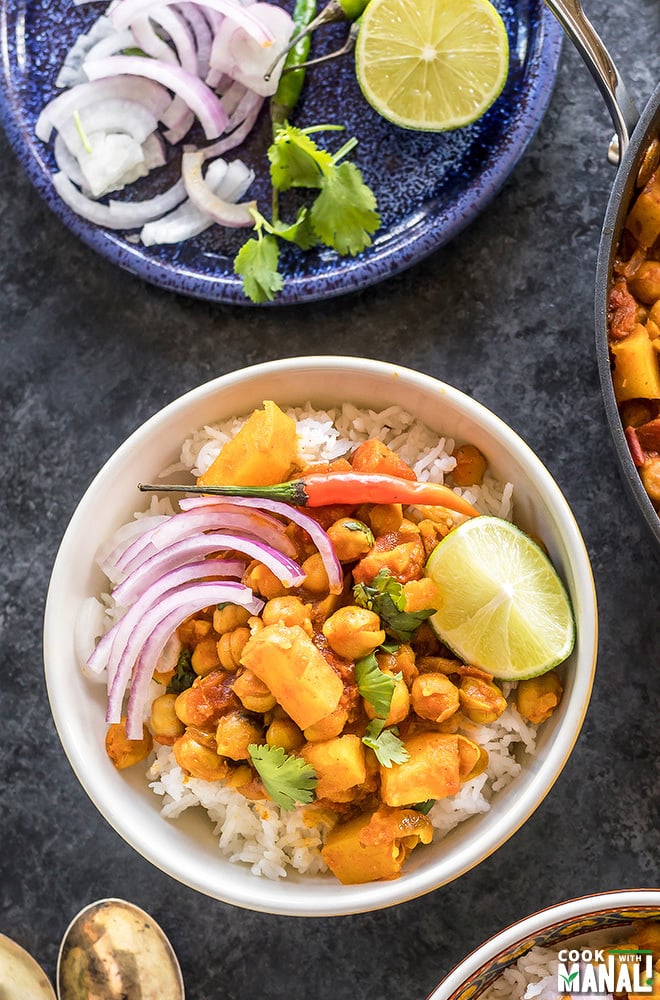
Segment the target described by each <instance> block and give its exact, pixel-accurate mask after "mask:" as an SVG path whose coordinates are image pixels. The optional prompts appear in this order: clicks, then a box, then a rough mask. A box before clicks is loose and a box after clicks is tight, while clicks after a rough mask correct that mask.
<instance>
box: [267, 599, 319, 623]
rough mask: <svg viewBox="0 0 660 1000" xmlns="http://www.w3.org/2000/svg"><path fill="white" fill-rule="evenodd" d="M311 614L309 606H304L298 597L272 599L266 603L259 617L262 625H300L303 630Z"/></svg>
mask: <svg viewBox="0 0 660 1000" xmlns="http://www.w3.org/2000/svg"><path fill="white" fill-rule="evenodd" d="M311 612H312V606H311V604H304V603H303V602H302V600H301V599H300V597H293V595H291V596H289V597H274V598H273V599H272V601H268V603H267V604H266V606H265V607H264V609H263V611H262V612H261V617H262V619H263V623H264V625H275V624H276V623H277V622H281V623H282V625H302V627H303V628H305V626H306V625H309V624H310V616H311Z"/></svg>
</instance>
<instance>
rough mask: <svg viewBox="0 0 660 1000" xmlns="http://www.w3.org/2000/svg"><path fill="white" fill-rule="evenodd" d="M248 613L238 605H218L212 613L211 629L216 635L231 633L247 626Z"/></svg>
mask: <svg viewBox="0 0 660 1000" xmlns="http://www.w3.org/2000/svg"><path fill="white" fill-rule="evenodd" d="M249 617H250V612H249V611H246V609H245V608H242V607H241V606H240V604H219V605H218V607H217V608H216V609H215V611H214V612H213V629H214V631H215V632H217V633H218V635H224V634H225V632H233V631H234V629H235V628H240V627H241V626H242V625H247V622H248V618H249Z"/></svg>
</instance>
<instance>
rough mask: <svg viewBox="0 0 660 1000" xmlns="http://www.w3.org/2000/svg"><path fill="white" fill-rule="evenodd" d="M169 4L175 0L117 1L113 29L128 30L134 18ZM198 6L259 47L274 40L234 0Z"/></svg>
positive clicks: (112, 14)
mask: <svg viewBox="0 0 660 1000" xmlns="http://www.w3.org/2000/svg"><path fill="white" fill-rule="evenodd" d="M170 3H175V0H119V3H117V4H116V5H115V7H114V8H113V9H112V11H111V12H110V17H111V19H112V23H113V24H114V26H115V28H118V29H121V28H128V27H129V26H130V25H131V24H132V22H133V21H134V20H135V18H136V17H141V16H142V15H143V14H147V13H149V11H150V10H151V9H152V8H153V7H162V6H164V5H167V4H170ZM200 6H203V7H208V8H210V9H211V10H215V11H217V12H218V13H219V14H223V15H224V16H225V17H227V18H230V19H231V20H232V21H233V22H234V23H235V24H237V25H240V26H241V27H242V28H243V29H244V30H245V31H246V32H247V33H248V34H249V35H250V37H251V38H254V40H255V41H256V42H258V43H259V45H263V46H264V47H267V46H270V45H272V43H273V41H274V38H273V35H272V33H271V31H270V30H269V28H268V27H267V26H266V25H265V24H263V22H262V21H261V20H260V19H259V18H257V17H254V15H252V14H251V12H250V10H249V9H246V8H244V7H242V6H241V4H240V3H237V2H236V0H204V3H203V4H200Z"/></svg>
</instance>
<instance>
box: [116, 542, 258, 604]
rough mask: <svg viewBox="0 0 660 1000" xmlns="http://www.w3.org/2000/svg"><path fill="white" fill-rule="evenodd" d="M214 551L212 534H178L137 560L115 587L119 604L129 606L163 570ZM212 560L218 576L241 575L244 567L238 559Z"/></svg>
mask: <svg viewBox="0 0 660 1000" xmlns="http://www.w3.org/2000/svg"><path fill="white" fill-rule="evenodd" d="M222 548H223V546H222V544H221V549H222ZM217 552H218V542H217V540H216V538H215V537H214V535H213V534H208V535H194V536H193V537H192V538H181V539H180V540H179V541H178V542H173V543H172V545H168V547H167V548H165V549H162V550H161V551H160V552H156V553H154V555H152V556H150V557H149V558H148V559H146V560H145V561H144V562H142V563H140V565H139V566H138V567H136V569H134V570H133V572H132V573H129V574H128V575H127V576H126V577H125V578H124V579H123V580H122V582H121V583H120V584H119V585H118V586H117V587H116V588H115V590H114V591H113V597H114V599H115V601H116V602H117V604H119V605H120V606H121V607H128V606H129V605H130V604H132V603H133V602H134V601H135V600H137V598H138V597H139V595H140V594H141V593H142V592H143V590H145V588H146V587H149V586H150V585H151V584H152V583H153V582H154V581H155V580H157V579H158V577H160V576H162V575H163V574H164V573H169V572H171V570H173V569H177V568H178V567H179V566H183V565H185V564H186V563H189V562H198V561H199V560H200V559H203V558H205V557H206V556H210V555H212V554H213V553H217ZM213 562H215V563H217V564H218V565H217V567H216V574H217V575H218V576H220V575H222V576H229V577H231V576H238V577H240V576H241V575H242V574H243V571H244V569H245V563H244V562H242V561H241V560H239V559H214V560H213Z"/></svg>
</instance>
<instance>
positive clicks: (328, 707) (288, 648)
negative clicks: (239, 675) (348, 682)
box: [241, 624, 344, 729]
mask: <svg viewBox="0 0 660 1000" xmlns="http://www.w3.org/2000/svg"><path fill="white" fill-rule="evenodd" d="M241 663H242V664H243V666H246V667H248V669H250V670H251V671H252V673H253V674H256V676H257V677H259V678H260V680H262V681H263V682H264V684H265V685H266V686H267V687H268V689H269V690H270V692H271V694H272V695H273V696H274V697H275V698H276V700H277V702H278V704H279V705H281V706H282V708H283V709H284V711H285V712H286V713H287V715H289V716H290V717H291V718H292V719H293V721H294V722H295V723H296V725H297V726H298V727H299V728H300V729H307V728H308V726H312V725H314V723H316V722H319V721H320V720H321V719H324V718H325V717H326V716H327V715H330V714H331V712H334V710H335V709H336V708H337V706H338V704H339V699H340V698H341V696H342V693H343V691H344V685H343V684H342V681H341V678H340V677H339V676H338V675H337V674H336V673H335V671H334V670H333V669H332V667H331V666H330V664H329V663H328V662H327V660H325V659H324V657H323V656H322V654H321V653H320V652H319V650H318V649H317V648H316V646H315V645H314V643H313V642H312V640H311V639H310V638H309V636H308V635H307V633H306V632H305V630H304V629H303V628H301V627H300V625H280V624H274V625H266V626H265V628H262V629H261V630H260V631H259V632H256V633H255V634H254V635H253V636H252V637H251V639H250V640H249V642H248V643H247V645H246V646H245V648H244V650H243V655H242V657H241Z"/></svg>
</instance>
